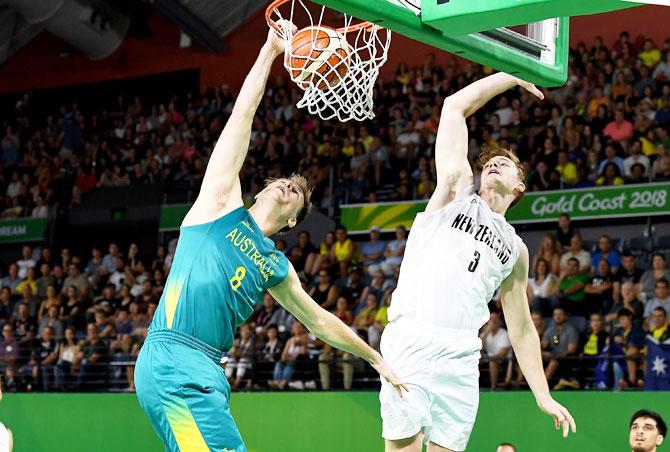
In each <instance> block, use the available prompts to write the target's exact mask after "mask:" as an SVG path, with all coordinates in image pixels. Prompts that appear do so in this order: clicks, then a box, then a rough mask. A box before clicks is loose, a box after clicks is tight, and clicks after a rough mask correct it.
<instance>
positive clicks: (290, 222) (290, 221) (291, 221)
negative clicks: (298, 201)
mask: <svg viewBox="0 0 670 452" xmlns="http://www.w3.org/2000/svg"><path fill="white" fill-rule="evenodd" d="M296 224H298V219H297V218H289V219H288V227H289V228H291V229H293V228H294V227H295V225H296Z"/></svg>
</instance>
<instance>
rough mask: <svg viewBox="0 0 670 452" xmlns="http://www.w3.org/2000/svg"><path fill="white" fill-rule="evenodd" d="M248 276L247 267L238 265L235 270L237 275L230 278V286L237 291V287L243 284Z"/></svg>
mask: <svg viewBox="0 0 670 452" xmlns="http://www.w3.org/2000/svg"><path fill="white" fill-rule="evenodd" d="M245 276H247V269H246V268H244V267H237V270H235V276H233V277H232V278H230V287H232V288H233V290H234V291H236V292H237V289H239V288H240V286H241V285H242V280H243V279H244V277H245Z"/></svg>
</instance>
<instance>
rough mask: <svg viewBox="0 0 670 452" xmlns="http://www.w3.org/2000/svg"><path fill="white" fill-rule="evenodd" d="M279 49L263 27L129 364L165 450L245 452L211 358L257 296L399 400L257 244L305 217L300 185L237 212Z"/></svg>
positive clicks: (283, 187)
mask: <svg viewBox="0 0 670 452" xmlns="http://www.w3.org/2000/svg"><path fill="white" fill-rule="evenodd" d="M284 26H292V24H290V23H285V24H284ZM292 28H294V27H292ZM283 50H284V43H283V41H282V40H281V39H279V38H278V37H276V36H275V33H274V31H272V30H271V31H270V34H269V35H268V39H267V41H266V43H265V44H264V46H263V48H262V49H261V51H260V54H259V56H258V59H257V60H256V63H255V64H254V66H253V67H252V69H251V71H250V72H249V75H248V76H247V78H246V80H245V82H244V84H243V86H242V89H241V91H240V95H239V98H238V100H237V102H236V103H235V107H234V108H233V111H232V114H231V116H230V119H229V120H228V123H227V124H226V127H225V128H224V130H223V132H222V133H221V136H220V137H219V140H218V142H217V144H216V147H215V148H214V152H213V154H212V156H211V159H210V161H209V164H208V166H207V172H206V173H205V177H204V179H203V183H202V188H201V190H200V194H199V195H198V198H197V199H196V201H195V203H194V204H193V207H192V208H191V210H189V212H188V214H187V215H186V217H185V218H184V221H183V222H182V224H181V229H180V238H179V243H178V245H177V250H176V253H175V257H174V262H173V264H172V267H171V269H170V276H169V278H168V280H167V283H166V287H165V290H164V292H163V296H162V297H161V300H160V304H159V306H158V309H157V310H156V314H155V316H154V319H153V322H152V324H151V327H150V329H149V333H148V335H147V339H146V342H145V343H144V346H143V347H142V350H141V352H140V355H139V357H138V359H137V366H136V371H135V386H136V389H137V396H138V398H139V402H140V405H141V406H142V409H143V410H144V411H145V413H146V414H147V415H148V417H149V419H150V421H151V423H152V425H153V427H154V429H155V430H156V432H157V433H158V435H159V437H160V438H161V439H162V440H163V442H164V443H165V445H166V449H167V450H169V451H182V452H185V451H209V450H217V451H222V450H224V451H228V452H231V451H235V452H244V451H246V447H245V445H244V442H243V441H242V438H241V437H240V433H239V431H238V430H237V427H236V426H235V422H234V421H233V418H232V416H231V413H230V408H229V400H230V386H229V384H228V382H227V381H226V377H225V375H224V372H223V369H222V368H221V366H220V365H219V361H220V359H221V353H222V350H228V349H230V348H231V347H232V345H233V336H234V334H235V328H236V327H237V326H238V325H240V324H242V323H243V322H244V321H245V320H246V319H247V318H248V317H249V316H250V315H251V314H252V313H253V310H254V305H255V304H257V303H260V302H261V301H262V300H263V294H264V292H265V291H266V290H269V291H270V293H271V294H272V296H273V297H274V298H275V299H276V300H278V301H279V303H280V304H282V305H283V306H284V307H285V308H286V309H287V310H288V311H290V312H291V313H292V314H294V315H295V317H296V318H297V319H298V320H299V321H300V322H302V323H303V324H305V326H306V327H307V328H309V329H310V330H311V331H312V332H313V333H314V334H315V335H316V336H317V337H320V338H321V339H323V340H324V341H326V342H328V343H330V344H332V345H333V346H335V347H337V348H339V349H343V350H346V351H348V352H350V353H353V354H355V355H358V356H360V357H362V358H363V359H365V360H366V361H367V362H369V363H370V364H371V365H372V367H374V368H375V370H377V372H379V374H380V375H381V376H382V377H383V378H382V379H384V380H388V381H389V382H390V383H389V384H391V385H392V386H393V387H395V388H397V390H398V392H399V394H402V391H403V389H404V388H403V387H402V384H401V383H400V382H399V380H398V378H397V377H396V376H395V375H394V374H393V372H392V370H391V369H390V367H388V365H387V364H386V363H385V362H384V360H383V358H382V357H381V355H380V354H379V353H377V352H375V351H374V350H373V349H372V348H370V347H369V346H368V345H367V344H365V342H364V341H362V340H361V339H360V338H359V337H358V336H357V335H356V334H355V333H354V332H353V331H352V330H351V329H350V328H349V327H347V326H346V325H345V324H344V323H342V322H340V321H339V320H338V319H337V317H335V316H334V315H332V314H330V313H328V312H327V311H325V310H322V309H321V308H320V307H319V305H318V304H316V303H315V302H314V301H313V300H312V299H311V298H310V297H309V296H308V295H307V294H306V293H305V291H304V290H303V289H302V286H301V284H300V280H299V279H298V275H297V273H296V271H295V270H294V269H293V267H292V266H291V264H290V263H289V261H288V259H287V258H286V257H285V256H284V254H283V253H281V252H280V251H278V250H277V249H276V248H275V247H274V244H273V242H272V240H270V239H268V238H266V237H267V236H270V235H272V234H274V233H276V232H279V231H281V230H284V229H287V228H292V227H294V226H295V225H296V224H298V222H299V221H300V220H301V219H302V218H303V217H304V216H305V215H306V214H307V211H308V210H309V207H310V201H309V196H310V191H309V189H308V188H307V184H306V181H305V179H304V178H303V177H300V176H292V177H290V178H286V179H279V180H275V181H272V182H269V183H268V184H267V186H266V187H265V188H264V189H263V190H262V191H261V192H260V193H258V195H256V202H255V204H254V205H253V206H252V207H251V208H249V210H247V209H245V208H244V206H243V203H242V191H241V187H240V181H239V178H238V173H239V172H240V169H241V167H242V164H243V162H244V160H245V156H246V153H247V147H248V145H249V137H250V134H251V125H252V121H253V118H254V115H255V112H256V109H257V108H258V105H259V103H260V100H261V98H262V96H263V93H264V90H265V83H266V81H267V78H268V74H269V72H270V67H271V65H272V62H273V61H274V60H275V58H276V57H277V56H278V55H279V54H281V53H282V52H283ZM259 410H262V407H259Z"/></svg>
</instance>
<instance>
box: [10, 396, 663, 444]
mask: <svg viewBox="0 0 670 452" xmlns="http://www.w3.org/2000/svg"><path fill="white" fill-rule="evenodd" d="M377 397H378V395H377V393H375V392H311V393H299V392H293V393H235V394H233V397H232V412H233V415H234V416H235V419H236V421H237V423H238V425H239V428H240V431H241V432H242V435H243V437H244V438H245V440H246V443H247V446H248V448H249V452H313V451H318V452H330V451H333V452H334V451H338V452H339V451H347V452H373V451H381V450H383V444H382V442H381V440H380V439H379V432H380V429H381V422H380V420H379V402H378V399H377ZM556 398H557V400H558V401H559V402H561V403H563V404H565V405H566V406H568V407H569V408H570V409H571V411H572V413H573V414H574V416H575V418H576V419H577V425H578V430H577V434H576V435H574V436H570V437H569V438H568V439H566V440H564V439H563V438H561V436H560V434H559V433H558V432H556V431H554V429H553V423H552V421H551V420H550V419H549V418H548V417H546V416H545V415H543V414H540V413H539V411H538V410H537V408H536V406H535V403H534V400H533V398H532V395H531V393H529V392H517V393H514V392H506V393H505V392H497V393H482V394H481V405H480V410H479V415H478V418H477V424H476V426H475V430H474V432H473V436H472V440H471V442H470V447H469V448H468V450H469V451H475V452H488V451H491V452H493V451H494V450H495V447H496V446H497V444H499V443H500V442H505V441H507V442H511V443H513V444H515V445H516V446H517V448H518V450H519V451H522V452H523V451H528V452H531V451H532V452H539V451H550V452H560V451H576V450H579V451H589V452H601V451H602V452H605V451H613V450H626V449H627V446H628V421H629V418H630V415H631V414H632V413H633V412H634V411H636V410H637V409H639V408H642V407H644V408H649V409H654V410H657V411H659V412H660V413H661V414H662V415H664V416H665V417H666V419H667V418H668V416H670V412H669V411H668V406H670V403H669V402H670V393H662V392H661V393H634V392H633V393H631V392H627V393H610V392H608V393H597V392H595V393H594V392H590V393H557V394H556ZM0 421H2V422H3V423H5V424H6V425H7V426H8V427H10V428H11V429H12V430H13V431H14V434H15V438H16V447H15V452H60V451H63V452H65V451H67V452H93V451H95V452H106V451H110V452H111V451H114V452H117V451H120V450H121V451H124V452H140V451H142V452H152V451H156V452H159V451H162V450H164V449H163V447H162V446H161V444H160V443H159V441H158V438H157V437H156V436H155V434H154V432H153V431H152V429H151V426H150V425H149V422H148V420H147V419H146V418H145V417H144V414H143V413H142V411H141V410H140V408H139V405H138V403H137V399H136V397H135V395H134V394H6V395H5V398H4V400H3V401H2V402H1V403H0Z"/></svg>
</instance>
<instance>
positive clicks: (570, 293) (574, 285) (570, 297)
mask: <svg viewBox="0 0 670 452" xmlns="http://www.w3.org/2000/svg"><path fill="white" fill-rule="evenodd" d="M587 281H588V276H587V275H584V274H580V273H579V261H578V260H577V259H576V258H574V257H573V258H571V259H569V260H568V265H567V268H566V269H565V270H563V271H562V272H561V277H560V278H559V280H558V305H559V306H560V307H562V308H564V309H565V310H566V311H568V312H569V313H570V314H581V313H582V312H581V311H582V310H583V307H584V306H583V305H584V298H585V296H584V287H586V282H587Z"/></svg>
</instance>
